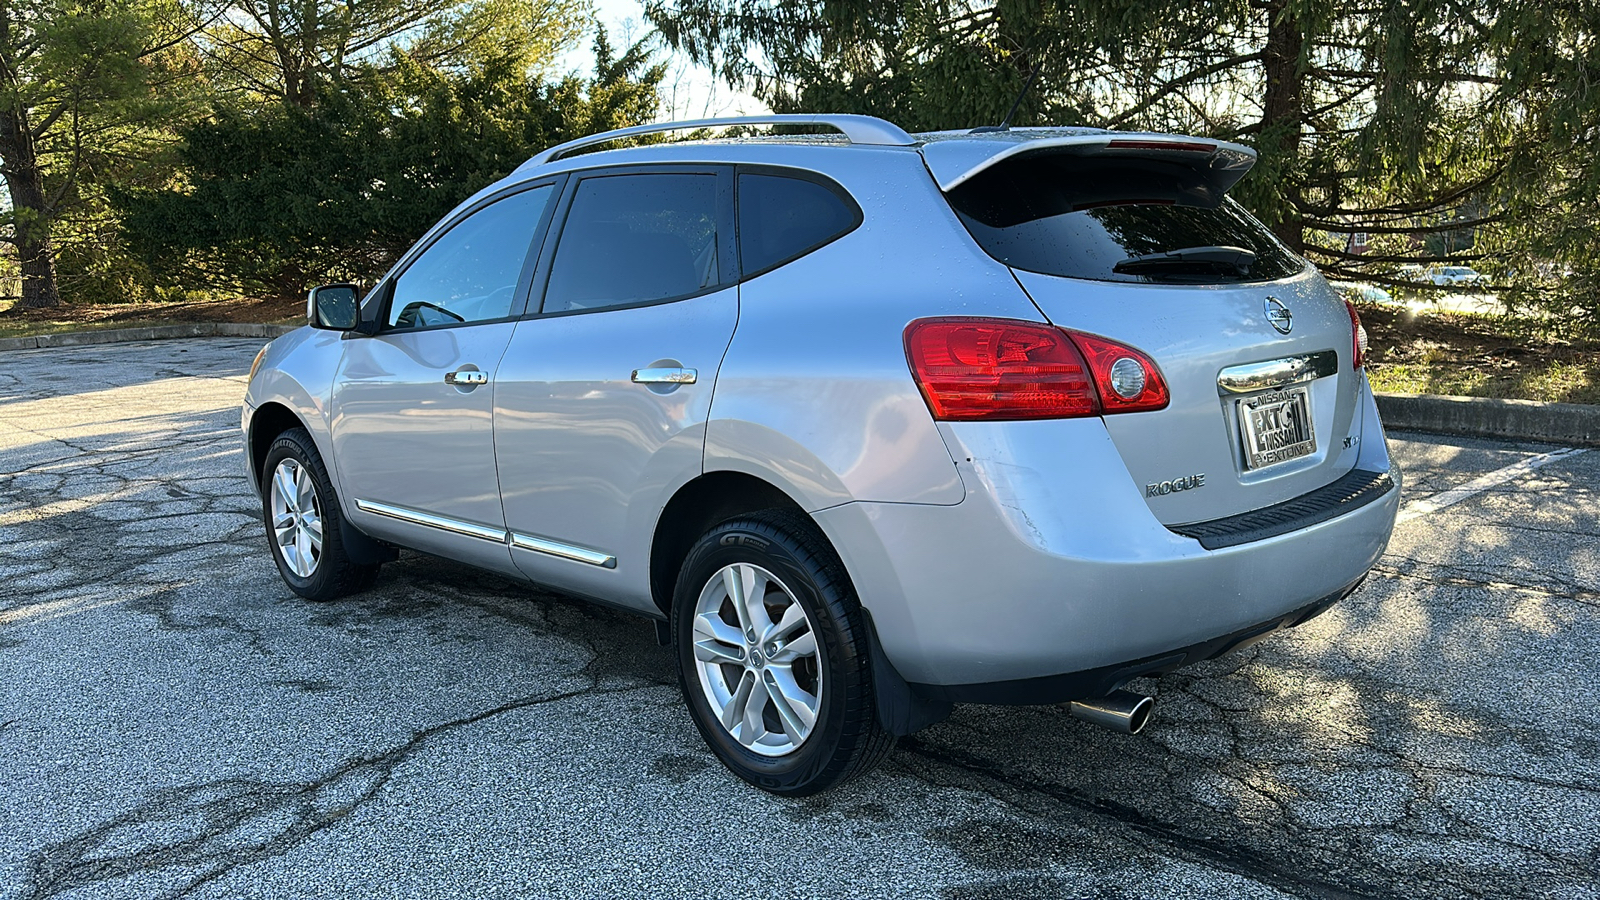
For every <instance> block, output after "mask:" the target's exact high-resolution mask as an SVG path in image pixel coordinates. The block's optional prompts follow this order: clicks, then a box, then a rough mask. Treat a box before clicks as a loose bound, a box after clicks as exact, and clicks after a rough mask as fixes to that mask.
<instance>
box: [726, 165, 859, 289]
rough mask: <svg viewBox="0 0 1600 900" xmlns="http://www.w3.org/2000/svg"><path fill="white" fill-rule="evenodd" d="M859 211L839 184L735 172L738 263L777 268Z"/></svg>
mask: <svg viewBox="0 0 1600 900" xmlns="http://www.w3.org/2000/svg"><path fill="white" fill-rule="evenodd" d="M860 223H861V211H860V209H859V208H858V207H857V206H856V205H855V203H854V202H852V201H850V200H849V199H848V198H847V196H845V195H844V192H843V189H840V188H834V187H830V186H828V185H825V184H822V183H820V182H817V181H812V180H809V179H805V178H799V177H790V176H786V175H771V174H764V173H747V172H741V173H740V174H739V265H740V268H741V270H742V271H743V272H744V273H745V276H746V277H749V276H751V275H758V274H760V273H762V272H765V271H767V270H769V269H775V268H777V267H778V266H781V265H783V264H784V263H787V262H790V261H792V260H795V259H798V258H800V257H802V256H804V255H806V254H807V253H810V252H811V251H812V250H815V249H817V248H818V247H821V246H822V245H824V244H826V243H828V242H830V241H832V240H834V239H835V238H837V237H839V236H841V235H843V234H846V233H848V232H850V231H851V230H853V229H854V228H855V227H856V226H857V225H859V224H860Z"/></svg>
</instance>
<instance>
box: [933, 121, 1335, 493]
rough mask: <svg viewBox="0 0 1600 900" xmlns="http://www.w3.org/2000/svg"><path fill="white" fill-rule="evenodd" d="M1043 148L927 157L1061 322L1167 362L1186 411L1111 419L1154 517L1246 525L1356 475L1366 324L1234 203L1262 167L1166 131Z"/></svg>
mask: <svg viewBox="0 0 1600 900" xmlns="http://www.w3.org/2000/svg"><path fill="white" fill-rule="evenodd" d="M1027 136H1028V133H1027V132H1022V133H1017V132H1013V133H1012V134H1011V135H1008V136H1007V137H1006V138H1005V139H1003V140H994V139H986V138H987V136H984V137H973V138H971V139H962V138H961V137H958V136H953V135H951V136H935V137H936V139H935V140H931V141H929V143H928V144H926V145H925V146H924V159H925V160H926V161H927V163H928V167H929V170H930V171H931V172H932V173H933V175H934V178H935V179H936V180H938V181H939V182H940V187H941V188H942V189H944V191H945V195H946V197H947V198H948V199H949V201H950V203H951V206H952V207H953V208H954V209H955V210H956V212H957V213H958V215H959V216H960V217H961V219H962V221H963V223H965V224H966V226H967V229H968V230H969V231H970V232H971V233H972V235H973V237H974V238H975V239H976V240H977V242H978V243H979V244H980V245H981V246H982V247H983V248H984V250H985V251H987V252H988V253H989V254H990V255H991V256H993V257H995V258H996V259H999V260H1000V261H1001V262H1004V263H1005V264H1006V265H1007V266H1009V267H1010V268H1011V269H1012V271H1013V273H1014V274H1015V275H1016V278H1017V281H1018V282H1019V283H1020V284H1021V285H1022V288H1023V289H1024V290H1025V291H1026V292H1027V293H1028V295H1029V296H1030V297H1031V298H1032V299H1033V301H1034V303H1035V304H1036V305H1037V306H1038V307H1039V309H1040V310H1041V311H1042V312H1043V313H1044V314H1045V316H1046V317H1047V318H1048V319H1049V320H1050V322H1051V323H1052V324H1054V325H1057V326H1059V327H1062V328H1068V329H1073V330H1076V331H1084V332H1089V333H1092V334H1097V335H1101V336H1104V337H1108V338H1111V339H1113V340H1116V341H1120V342H1123V343H1125V344H1129V345H1131V346H1133V347H1135V348H1137V349H1139V350H1142V351H1144V352H1145V353H1146V354H1148V355H1149V356H1150V357H1152V358H1153V359H1154V361H1155V362H1156V364H1157V366H1158V367H1159V369H1160V371H1161V373H1162V375H1163V377H1164V378H1165V380H1166V382H1167V386H1168V389H1169V391H1170V395H1171V402H1170V404H1169V405H1168V406H1167V407H1166V408H1164V409H1160V410H1156V411H1149V412H1134V413H1125V414H1117V415H1107V416H1105V417H1104V421H1105V425H1106V429H1107V431H1108V432H1109V433H1110V435H1111V438H1112V440H1113V441H1114V442H1115V444H1116V446H1117V449H1118V451H1119V452H1120V453H1121V455H1122V458H1123V461H1124V462H1125V463H1126V465H1127V467H1128V471H1129V473H1130V474H1131V475H1132V476H1133V478H1134V479H1135V482H1136V483H1137V484H1138V486H1139V488H1140V493H1141V494H1142V495H1144V497H1145V501H1146V502H1147V503H1148V504H1149V506H1150V509H1151V511H1152V512H1153V513H1154V514H1155V516H1156V518H1157V519H1158V520H1159V521H1161V522H1163V523H1164V524H1168V525H1178V524H1185V523H1191V522H1199V521H1206V520H1210V519H1217V518H1222V517H1225V516H1231V515H1235V514H1238V513H1242V512H1247V511H1250V510H1254V509H1259V508H1261V507H1264V506H1270V505H1272V504H1275V503H1280V502H1283V501H1285V500H1289V499H1292V498H1294V497H1297V496H1300V495H1301V494H1305V493H1309V492H1311V491H1313V490H1316V489H1317V488H1319V487H1322V486H1324V485H1326V484H1328V483H1330V482H1332V481H1335V480H1337V479H1338V478H1339V477H1340V476H1342V475H1344V474H1345V473H1346V472H1348V471H1349V470H1350V469H1351V467H1352V465H1353V463H1354V459H1355V456H1356V450H1355V449H1354V446H1355V444H1356V443H1358V442H1359V440H1360V435H1359V433H1356V432H1354V431H1352V429H1353V428H1357V429H1358V428H1359V418H1358V417H1356V415H1355V411H1356V401H1357V398H1358V392H1359V385H1360V376H1359V372H1358V371H1357V370H1356V369H1355V368H1354V364H1353V363H1354V360H1353V359H1352V357H1353V353H1354V350H1353V345H1352V327H1351V320H1350V315H1349V312H1348V311H1347V309H1346V307H1345V305H1344V302H1343V301H1342V300H1341V299H1339V297H1338V296H1337V295H1336V294H1335V293H1334V291H1333V290H1332V289H1331V288H1330V287H1328V285H1327V283H1326V282H1325V281H1323V279H1322V278H1321V276H1319V275H1318V274H1316V272H1315V270H1314V269H1312V267H1311V266H1309V265H1308V264H1307V263H1306V262H1305V261H1304V260H1302V259H1301V258H1299V257H1298V256H1295V255H1294V254H1293V253H1291V252H1290V251H1289V250H1288V249H1287V248H1285V247H1284V246H1283V245H1282V244H1281V243H1280V242H1279V241H1278V240H1277V239H1276V238H1275V237H1274V236H1273V235H1272V233H1271V232H1270V231H1269V230H1268V229H1267V228H1266V227H1265V226H1263V225H1262V224H1261V223H1260V222H1258V221H1257V220H1255V219H1254V218H1253V217H1251V216H1250V215H1249V214H1248V213H1246V212H1245V211H1244V210H1243V209H1242V208H1240V207H1239V206H1238V205H1237V204H1235V203H1233V202H1232V201H1231V200H1228V199H1226V197H1225V196H1224V195H1225V193H1226V190H1227V189H1228V188H1229V187H1231V186H1232V185H1233V183H1234V182H1236V181H1237V180H1238V179H1239V178H1240V177H1242V175H1243V174H1244V172H1245V171H1246V170H1248V168H1249V165H1250V164H1251V163H1252V162H1253V161H1254V154H1253V153H1252V152H1251V151H1249V150H1248V149H1247V148H1244V147H1239V146H1237V145H1228V144H1220V143H1218V142H1215V141H1203V140H1200V139H1196V138H1175V137H1170V136H1159V135H1121V134H1115V133H1109V132H1088V131H1076V132H1040V133H1036V135H1035V139H1033V140H1028V139H1027ZM985 149H987V150H988V151H989V152H988V154H987V155H985V153H984V152H983V151H984V150H985ZM1070 462H1071V461H1070V460H1065V459H1063V460H1062V465H1069V464H1070Z"/></svg>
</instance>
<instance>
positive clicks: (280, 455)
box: [261, 428, 378, 601]
mask: <svg viewBox="0 0 1600 900" xmlns="http://www.w3.org/2000/svg"><path fill="white" fill-rule="evenodd" d="M261 514H262V518H263V519H265V520H266V526H267V538H268V541H267V543H268V545H269V546H270V547H271V548H272V558H273V560H274V561H275V562H276V563H277V564H278V574H279V575H281V576H283V581H284V583H285V584H287V585H288V586H289V589H290V590H292V591H294V592H295V593H296V594H299V595H300V596H302V597H304V598H306V599H307V600H319V601H320V600H335V599H338V598H339V597H343V596H345V595H347V594H354V593H358V592H360V591H364V590H366V589H367V588H369V587H371V586H372V582H373V580H374V579H375V578H376V577H377V575H378V567H377V566H376V565H356V564H354V563H352V562H350V559H349V557H348V556H346V554H345V550H344V541H343V540H342V532H341V531H340V523H341V521H342V520H343V516H342V514H341V513H340V511H339V500H338V498H337V496H335V494H334V492H333V482H332V480H330V479H329V478H328V469H327V467H326V466H324V465H323V464H322V456H321V455H320V454H319V453H317V445H316V444H314V443H312V440H311V435H310V434H309V433H307V432H306V430H305V429H303V428H291V429H289V430H288V431H285V432H284V433H283V434H280V435H278V437H277V439H276V440H274V441H273V442H272V446H271V447H269V448H268V449H267V458H266V462H265V463H264V464H263V465H262V467H261Z"/></svg>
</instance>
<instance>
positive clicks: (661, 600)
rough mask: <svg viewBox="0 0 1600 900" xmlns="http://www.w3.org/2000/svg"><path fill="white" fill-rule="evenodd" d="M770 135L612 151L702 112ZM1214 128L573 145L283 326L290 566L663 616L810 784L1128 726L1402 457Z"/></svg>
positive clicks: (763, 782)
mask: <svg viewBox="0 0 1600 900" xmlns="http://www.w3.org/2000/svg"><path fill="white" fill-rule="evenodd" d="M728 124H732V125H753V124H780V125H784V126H789V127H790V128H789V130H798V129H797V128H795V127H794V126H802V125H803V126H811V127H813V128H816V127H819V126H821V127H827V128H831V129H833V130H836V131H837V132H839V133H838V134H834V135H826V136H818V135H811V136H772V137H760V138H744V139H729V140H706V141H688V142H679V143H653V144H649V145H646V146H636V147H629V148H623V149H611V150H605V151H602V152H588V153H583V154H578V153H576V152H575V151H578V150H580V149H585V150H587V149H592V148H593V147H594V145H597V144H600V143H603V142H608V141H614V140H616V139H618V138H629V137H635V136H638V135H642V134H645V133H648V132H657V131H665V130H668V129H681V128H700V127H709V126H718V125H728ZM1254 159H1255V157H1254V154H1253V152H1252V151H1251V150H1250V149H1248V148H1246V147H1242V146H1238V145H1234V144H1228V143H1222V142H1218V141H1213V140H1202V139H1198V138H1190V137H1174V136H1170V135H1155V134H1129V133H1118V132H1108V131H1099V130H1088V129H1013V130H1009V131H990V132H987V133H967V132H946V133H938V134H922V135H910V134H907V133H905V132H904V131H902V130H901V129H899V128H897V127H895V126H894V125H892V124H890V123H888V122H884V121H881V120H878V119H872V118H867V117H860V116H787V117H785V116H771V117H762V118H759V119H753V120H750V119H744V120H721V121H716V122H689V123H675V124H672V125H665V126H648V127H644V128H636V129H625V130H623V131H618V132H611V133H608V134H603V135H598V136H596V137H593V138H588V139H584V140H582V141H575V142H572V143H569V144H565V145H562V146H559V147H556V148H553V149H551V150H547V151H545V152H543V153H541V154H539V155H538V156H536V157H534V158H533V159H532V160H529V162H528V163H527V164H526V165H524V166H522V167H521V168H519V169H518V170H517V171H515V172H513V173H512V174H511V175H509V176H508V177H506V178H504V179H502V180H501V181H499V182H497V183H495V184H494V185H492V186H490V187H488V188H486V189H485V190H483V191H481V192H480V193H479V194H477V195H476V196H474V197H472V198H471V199H470V200H468V201H467V202H466V203H463V204H462V205H461V206H460V207H459V208H457V209H456V210H455V211H454V212H452V213H451V214H450V215H449V216H447V217H445V219H444V220H443V221H441V222H440V223H439V224H438V225H436V226H434V228H433V229H432V230H430V231H429V232H428V233H427V234H426V235H425V236H424V237H423V238H422V240H421V241H419V242H418V243H417V245H416V246H415V247H413V248H412V249H411V250H410V251H409V252H408V253H406V254H405V256H404V257H402V258H401V259H400V261H399V262H398V263H397V264H396V265H395V266H394V268H393V269H392V270H390V271H389V273H388V274H386V275H385V276H384V277H383V278H382V279H381V280H379V281H378V283H377V284H376V285H375V286H374V287H373V288H372V290H371V291H369V292H368V293H367V294H366V295H365V297H364V299H363V298H359V297H358V293H357V291H356V289H355V287H354V286H351V285H330V286H325V287H321V288H317V289H316V290H314V291H312V293H311V296H310V299H309V304H308V307H309V308H308V316H309V318H310V327H307V328H303V329H299V330H297V331H295V332H293V333H291V334H288V335H285V336H284V337H281V338H279V339H278V340H276V341H273V342H272V343H271V344H269V345H268V346H267V347H266V348H265V349H263V350H262V352H261V355H260V356H259V357H258V358H257V359H256V363H255V365H254V366H253V367H252V369H251V372H250V387H249V393H248V395H247V397H246V401H245V407H244V429H245V433H246V446H247V448H248V454H247V455H248V465H249V471H250V476H251V478H252V479H254V480H255V483H256V484H257V485H258V486H259V488H260V493H261V496H262V506H263V511H264V514H265V518H266V525H267V530H268V533H269V535H270V537H271V540H270V545H271V548H272V553H273V556H274V558H275V559H276V560H277V564H278V569H279V571H280V572H281V573H282V575H283V578H284V580H285V581H286V582H288V584H289V587H290V588H291V589H293V590H294V591H295V592H296V593H298V594H301V595H302V596H305V597H307V598H310V599H312V600H329V599H333V598H335V597H339V596H342V595H345V594H348V593H351V592H354V591H359V590H361V589H363V588H365V587H366V586H368V585H370V584H371V583H372V580H373V578H374V576H375V574H376V572H377V570H378V567H379V565H381V564H382V563H383V562H385V561H387V560H391V559H394V558H395V555H396V552H397V548H402V547H404V548H409V549H412V550H416V551H421V552H423V553H427V554H433V555H436V556H442V557H448V558H450V559H454V560H459V561H461V562H465V563H468V564H471V565H474V566H478V567H481V568H483V569H487V570H490V571H493V572H497V573H500V574H501V575H505V576H507V577H511V578H515V579H523V580H526V581H530V582H537V583H539V584H542V585H548V586H550V587H553V588H555V589H557V590H560V591H563V592H566V593H569V594H572V595H575V596H580V597H586V598H592V599H595V600H598V601H601V602H604V603H608V604H611V605H614V606H618V607H621V608H623V609H626V610H630V611H632V612H635V613H638V614H640V615H643V616H646V617H649V618H651V619H653V620H655V622H656V625H657V633H658V635H659V637H660V639H661V640H662V641H663V642H664V643H667V644H670V645H672V646H674V647H675V648H676V654H677V661H678V674H679V680H680V683H681V685H682V688H683V696H684V701H685V703H686V704H687V706H688V708H689V712H690V714H691V715H692V717H693V718H694V721H695V723H696V724H697V725H698V726H699V728H700V731H701V733H702V734H703V735H704V736H705V739H706V742H707V744H709V745H710V747H711V749H712V750H713V751H714V752H715V753H716V754H717V756H719V757H720V758H721V759H722V761H723V762H724V763H726V764H727V766H728V767H729V768H730V769H732V770H733V771H734V772H735V773H737V774H738V775H739V776H740V777H742V778H745V779H746V780H748V781H750V782H751V783H753V784H756V785H758V786H760V787H762V788H765V789H767V790H770V791H774V792H777V793H783V794H806V793H812V792H815V791H819V790H822V789H824V788H827V787H829V786H830V785H834V784H837V783H839V782H841V781H843V780H844V779H847V778H849V777H851V776H853V775H855V774H858V773H860V772H863V771H866V770H867V769H868V768H870V767H871V766H872V765H873V764H875V763H876V762H878V761H879V760H881V759H882V758H883V757H884V756H885V755H886V754H887V753H888V752H889V750H890V748H891V747H892V745H893V743H894V740H895V737H896V736H899V735H905V734H909V733H911V732H913V731H915V730H917V729H919V728H922V727H925V726H927V725H929V724H931V723H934V722H937V721H939V720H940V719H942V718H943V717H944V716H946V715H947V714H948V713H949V710H950V706H951V704H952V703H959V702H974V703H1026V704H1039V703H1067V704H1069V708H1070V709H1071V710H1072V712H1073V713H1074V714H1075V715H1077V716H1079V717H1080V718H1084V719H1089V720H1092V721H1096V722H1099V723H1101V724H1105V725H1110V726H1112V727H1115V728H1119V729H1121V730H1123V731H1128V732H1133V731H1137V730H1138V729H1139V728H1140V727H1141V726H1142V725H1143V723H1144V721H1145V718H1146V717H1147V716H1148V715H1149V712H1150V707H1151V700H1150V698H1149V697H1143V696H1139V695H1136V694H1133V693H1131V692H1129V691H1126V690H1124V689H1123V688H1124V685H1126V684H1127V683H1128V682H1129V681H1131V680H1133V679H1135V678H1139V677H1142V676H1151V675H1158V674H1161V673H1165V672H1170V671H1172V670H1173V669H1176V668H1178V667H1179V666H1183V665H1186V664H1189V663H1193V662H1197V661H1199V660H1204V659H1209V658H1211V657H1214V656H1217V655H1219V654H1222V653H1226V652H1229V651H1231V650H1235V649H1237V648H1239V647H1241V646H1244V645H1246V644H1249V643H1251V642H1254V641H1256V640H1259V639H1260V638H1262V637H1264V636H1266V635H1268V634H1269V633H1271V632H1273V631H1275V630H1277V629H1281V628H1285V627H1289V626H1293V625H1296V624H1298V623H1300V622H1303V621H1305V620H1307V619H1309V618H1311V617H1312V616H1315V615H1317V614H1318V613H1319V612H1321V611H1323V610H1324V609H1326V608H1328V606H1329V605H1331V604H1333V603H1334V602H1335V601H1337V600H1338V599H1340V598H1341V597H1343V596H1345V595H1346V594H1348V593H1349V592H1350V591H1351V590H1352V589H1353V588H1354V587H1355V585H1356V584H1357V583H1358V582H1359V581H1360V580H1361V579H1362V578H1363V577H1364V576H1365V574H1366V572H1367V570H1368V569H1369V568H1370V567H1371V566H1372V564H1373V562H1374V561H1375V560H1376V559H1377V558H1378V556H1379V554H1380V553H1382V552H1383V549H1384V546H1385V544H1386V543H1387V541H1388V539H1389V533H1390V530H1391V529H1392V527H1393V523H1394V517H1395V510H1396V507H1397V505H1398V499H1399V490H1398V484H1397V478H1396V476H1395V474H1394V473H1392V472H1391V469H1390V461H1389V456H1388V452H1387V449H1386V447H1385V443H1384V436H1383V431H1382V428H1381V426H1380V425H1379V423H1378V416H1377V411H1376V408H1375V407H1374V404H1373V398H1372V393H1371V390H1370V388H1369V387H1368V385H1367V380H1366V377H1365V374H1364V372H1363V370H1362V358H1361V357H1362V350H1363V345H1364V343H1365V335H1364V333H1363V331H1362V329H1361V325H1360V322H1359V320H1358V319H1357V317H1356V314H1355V310H1354V308H1353V307H1351V306H1349V305H1348V304H1346V303H1344V302H1341V300H1340V299H1339V298H1338V297H1337V295H1336V294H1335V293H1334V291H1333V290H1332V289H1331V288H1329V286H1328V284H1327V283H1326V282H1325V281H1324V280H1323V279H1322V277H1321V276H1320V275H1318V274H1317V272H1316V271H1315V270H1314V269H1313V268H1312V267H1311V266H1309V265H1308V264H1307V263H1306V262H1305V261H1304V260H1302V259H1301V258H1299V257H1297V256H1295V255H1294V254H1292V253H1290V252H1289V251H1288V250H1286V249H1285V248H1284V246H1283V245H1282V244H1280V243H1279V242H1278V241H1277V240H1276V239H1275V238H1274V237H1273V235H1272V234H1271V233H1270V232H1269V231H1268V230H1267V229H1266V228H1264V227H1263V226H1262V225H1261V224H1260V223H1259V222H1257V221H1256V220H1255V219H1253V218H1251V217H1250V216H1249V215H1248V214H1247V213H1245V212H1244V211H1243V210H1242V209H1241V208H1240V207H1239V206H1237V205H1236V204H1234V203H1233V202H1232V201H1230V200H1229V199H1227V197H1226V196H1225V195H1226V192H1227V191H1228V189H1229V188H1230V187H1231V186H1232V185H1233V184H1234V183H1235V182H1236V181H1238V179H1239V178H1241V177H1243V176H1244V174H1245V173H1246V171H1247V170H1248V169H1249V168H1250V166H1251V164H1252V163H1253V162H1254Z"/></svg>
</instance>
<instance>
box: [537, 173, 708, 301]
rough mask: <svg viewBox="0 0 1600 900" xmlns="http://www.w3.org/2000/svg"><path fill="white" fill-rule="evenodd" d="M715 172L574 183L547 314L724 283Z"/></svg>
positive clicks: (548, 291)
mask: <svg viewBox="0 0 1600 900" xmlns="http://www.w3.org/2000/svg"><path fill="white" fill-rule="evenodd" d="M717 196H718V178H717V176H716V175H714V174H700V173H680V172H650V173H640V174H628V175H600V176H591V177H588V178H585V179H583V180H582V181H580V182H578V187H577V191H576V192H575V193H574V195H573V199H572V208H571V211H570V212H568V213H567V219H566V224H565V226H564V227H563V228H562V230H561V241H560V243H559V244H557V245H556V253H555V260H554V262H553V263H551V268H550V281H549V286H548V287H547V288H546V290H545V296H544V307H543V310H544V312H546V313H556V312H570V311H574V310H585V309H601V308H606V307H614V306H628V305H635V304H640V303H651V302H657V301H662V300H670V299H674V298H679V297H687V296H690V295H693V294H698V293H701V292H703V291H707V290H710V289H712V288H715V287H717V286H718V285H720V284H722V283H723V277H722V272H723V260H722V259H721V258H720V253H721V248H722V246H723V243H724V240H723V239H724V238H725V237H726V235H724V234H723V233H722V229H721V227H720V221H719V217H718V214H717V210H718V203H717Z"/></svg>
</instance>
